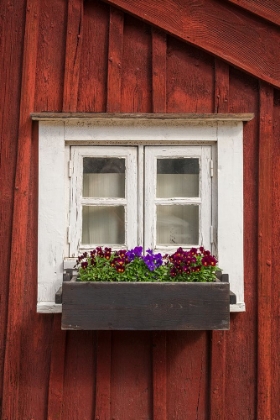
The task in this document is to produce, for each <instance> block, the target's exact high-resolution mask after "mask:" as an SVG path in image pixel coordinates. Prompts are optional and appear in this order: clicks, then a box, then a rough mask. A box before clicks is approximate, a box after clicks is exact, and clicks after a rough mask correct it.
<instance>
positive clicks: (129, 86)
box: [120, 15, 152, 113]
mask: <svg viewBox="0 0 280 420" xmlns="http://www.w3.org/2000/svg"><path fill="white" fill-rule="evenodd" d="M151 71H152V54H151V28H150V27H149V26H148V25H146V24H145V23H143V22H141V21H139V20H136V19H134V18H133V17H131V16H129V15H125V17H124V34H123V64H122V87H121V109H120V111H121V112H122V113H123V112H129V113H130V112H131V113H138V112H151V111H152V93H151V92H152V80H151Z"/></svg>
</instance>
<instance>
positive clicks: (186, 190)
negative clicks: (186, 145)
mask: <svg viewBox="0 0 280 420" xmlns="http://www.w3.org/2000/svg"><path fill="white" fill-rule="evenodd" d="M198 196H199V159H197V158H185V159H175V158H173V159H158V160H157V197H160V198H168V197H198Z"/></svg>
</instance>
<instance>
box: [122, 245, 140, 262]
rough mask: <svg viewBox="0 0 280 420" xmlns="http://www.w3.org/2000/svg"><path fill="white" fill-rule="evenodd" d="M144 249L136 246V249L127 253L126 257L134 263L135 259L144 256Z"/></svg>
mask: <svg viewBox="0 0 280 420" xmlns="http://www.w3.org/2000/svg"><path fill="white" fill-rule="evenodd" d="M142 251H143V247H142V246H136V247H135V248H134V249H131V250H129V251H127V253H126V256H127V258H128V261H133V260H134V258H139V257H141V256H142Z"/></svg>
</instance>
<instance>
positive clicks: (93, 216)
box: [82, 206, 125, 245]
mask: <svg viewBox="0 0 280 420" xmlns="http://www.w3.org/2000/svg"><path fill="white" fill-rule="evenodd" d="M124 220H125V211H124V207H123V206H83V223H82V243H83V244H107V245H113V244H124V243H125V223H124Z"/></svg>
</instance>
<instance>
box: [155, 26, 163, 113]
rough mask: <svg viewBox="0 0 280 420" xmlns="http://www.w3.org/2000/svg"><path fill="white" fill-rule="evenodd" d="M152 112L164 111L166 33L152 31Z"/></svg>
mask: <svg viewBox="0 0 280 420" xmlns="http://www.w3.org/2000/svg"><path fill="white" fill-rule="evenodd" d="M152 69H153V70H152V83H153V112H166V35H165V34H164V33H162V32H159V31H158V30H156V29H153V32H152Z"/></svg>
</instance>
